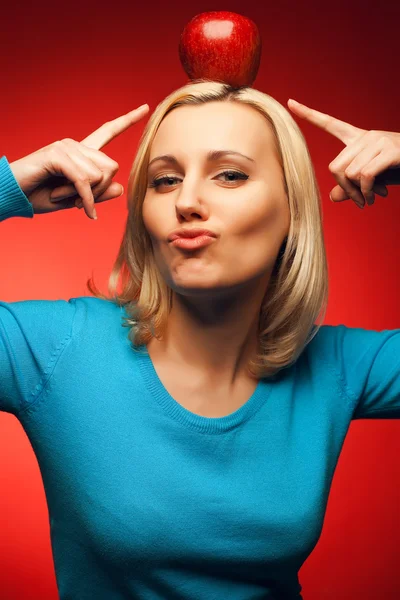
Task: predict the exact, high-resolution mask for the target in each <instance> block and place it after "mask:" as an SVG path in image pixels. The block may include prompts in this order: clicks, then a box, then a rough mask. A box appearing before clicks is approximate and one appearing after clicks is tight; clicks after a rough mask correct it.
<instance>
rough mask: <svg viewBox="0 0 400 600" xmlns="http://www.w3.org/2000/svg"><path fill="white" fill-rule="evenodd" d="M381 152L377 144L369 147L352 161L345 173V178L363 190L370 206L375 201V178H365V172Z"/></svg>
mask: <svg viewBox="0 0 400 600" xmlns="http://www.w3.org/2000/svg"><path fill="white" fill-rule="evenodd" d="M381 152H382V149H381V148H379V147H378V146H377V144H371V145H368V146H367V147H366V148H364V150H362V151H361V152H360V153H359V154H358V155H357V156H356V157H355V158H354V160H352V162H351V163H350V164H349V165H348V166H347V167H346V169H345V171H344V174H345V176H346V177H347V178H348V179H350V180H351V181H352V182H353V183H355V184H356V185H357V187H359V188H360V189H361V193H362V195H363V196H364V198H365V200H366V202H367V204H368V205H372V204H373V203H374V201H375V195H374V192H373V187H374V183H375V177H371V176H369V175H368V176H365V175H364V172H365V168H366V167H367V165H368V164H369V163H370V162H371V161H372V160H373V159H374V158H375V156H377V155H378V154H380V153H381Z"/></svg>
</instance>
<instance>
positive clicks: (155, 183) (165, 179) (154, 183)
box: [149, 171, 249, 188]
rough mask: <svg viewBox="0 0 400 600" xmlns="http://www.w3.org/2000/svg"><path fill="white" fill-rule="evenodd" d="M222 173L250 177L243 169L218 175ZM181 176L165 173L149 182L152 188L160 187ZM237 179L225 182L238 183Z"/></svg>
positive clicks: (244, 177) (230, 175) (242, 177)
mask: <svg viewBox="0 0 400 600" xmlns="http://www.w3.org/2000/svg"><path fill="white" fill-rule="evenodd" d="M221 175H226V176H229V177H238V178H239V180H246V179H248V178H249V176H248V175H246V174H245V173H242V172H241V171H222V173H219V174H218V175H217V177H221ZM178 180H179V177H172V176H171V177H170V176H168V175H165V176H164V177H158V178H157V179H153V180H152V182H151V183H150V184H149V187H150V188H158V187H159V186H160V185H162V184H163V183H165V184H166V182H171V181H178ZM236 181H238V179H233V180H232V179H230V180H228V181H225V183H236ZM167 187H171V186H170V185H167Z"/></svg>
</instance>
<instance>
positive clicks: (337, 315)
mask: <svg viewBox="0 0 400 600" xmlns="http://www.w3.org/2000/svg"><path fill="white" fill-rule="evenodd" d="M60 4H61V3H47V2H46V3H44V2H42V3H39V4H38V3H36V4H31V3H30V2H29V3H28V2H27V0H23V1H22V2H18V3H15V4H13V3H11V2H9V3H7V4H6V5H5V6H3V7H2V15H1V20H2V27H1V29H2V32H1V36H0V51H1V55H0V56H1V60H2V62H1V73H2V78H1V82H2V89H1V100H0V102H1V111H0V132H1V134H0V156H1V155H6V156H7V158H8V160H9V161H10V162H11V161H13V160H16V159H17V158H20V157H21V156H23V155H25V154H28V153H30V152H32V151H34V150H36V149H38V148H40V147H42V146H44V145H46V144H49V143H51V142H53V141H55V140H56V139H61V138H63V137H72V138H74V139H77V140H80V139H82V138H84V137H85V136H86V135H87V134H88V133H89V132H91V131H92V130H94V129H96V128H97V127H99V126H100V125H101V124H102V123H103V122H105V121H107V120H110V119H112V118H115V117H117V116H119V115H120V114H123V113H126V112H128V111H129V110H132V109H133V108H136V107H137V106H139V105H140V104H143V103H145V102H147V103H149V105H150V109H151V110H153V109H154V108H155V106H156V105H157V104H158V103H159V102H160V101H161V100H162V99H163V98H164V97H165V96H166V95H167V94H169V93H170V92H171V91H172V90H173V89H176V88H178V87H180V86H181V85H183V84H184V83H186V81H187V78H186V74H185V73H184V72H183V70H182V67H181V65H180V62H179V57H178V51H177V48H178V40H179V35H180V33H181V30H182V28H183V26H184V25H185V24H186V23H187V22H188V21H189V20H190V19H191V18H192V17H193V16H194V15H195V14H198V13H200V12H203V11H209V10H231V11H234V12H239V13H241V14H245V15H247V16H249V17H250V18H252V19H253V20H254V21H255V22H256V23H257V25H258V27H259V29H260V32H261V36H262V40H263V53H262V58H261V66H260V71H259V74H258V77H257V79H256V81H255V82H254V84H253V85H254V87H255V88H257V89H260V90H261V91H264V92H267V93H269V94H271V95H272V96H274V97H275V98H276V99H277V100H279V101H280V102H281V103H282V104H284V105H286V101H287V99H288V98H290V97H292V98H295V99H297V100H299V101H300V102H304V103H305V104H307V105H309V106H311V107H314V108H317V109H319V110H321V111H323V112H327V113H329V114H333V115H334V116H337V117H338V118H340V119H343V120H345V121H348V122H350V123H352V124H354V125H357V126H359V127H362V128H365V129H383V130H389V131H400V116H399V91H400V90H399V67H398V65H399V46H398V42H399V17H400V9H399V8H395V6H397V7H398V6H399V5H398V3H397V2H394V1H393V2H392V4H393V6H392V8H390V7H389V6H388V4H389V3H388V2H387V3H385V2H380V3H376V2H372V3H371V4H367V3H366V2H361V1H359V0H357V1H356V0H348V1H347V2H344V1H343V0H338V1H336V2H334V3H329V5H328V4H326V5H325V3H324V2H321V0H319V1H317V0H312V1H309V2H307V3H302V2H295V1H294V0H293V1H292V2H290V1H288V0H279V2H276V3H272V2H268V3H266V2H263V3H260V2H259V1H258V0H247V1H246V3H244V2H243V3H241V2H238V1H231V2H219V3H217V2H212V3H209V2H194V1H191V2H190V3H188V2H187V1H179V2H178V1H177V0H172V1H171V2H168V3H163V4H162V5H161V4H160V5H157V4H154V3H151V2H149V3H143V4H140V5H139V4H138V3H134V2H132V3H130V4H128V3H123V2H121V1H120V0H113V2H112V3H107V4H106V3H104V4H101V3H100V2H99V1H97V2H87V1H86V2H85V1H82V0H81V1H80V2H76V1H75V0H73V1H69V2H67V3H63V6H60ZM297 120H298V119H297ZM146 121H147V118H146V119H145V120H144V121H142V122H140V123H139V124H138V125H136V126H134V127H133V128H132V129H130V130H129V131H127V132H125V133H124V134H123V135H121V136H120V137H119V138H118V139H116V140H114V141H113V142H111V143H110V144H109V145H108V146H106V148H105V152H106V153H107V154H108V155H109V156H111V157H112V158H114V159H115V160H117V161H118V162H119V164H120V172H119V175H118V176H117V178H116V180H117V181H120V182H121V183H122V184H123V185H124V186H126V182H127V178H128V174H129V170H130V167H131V164H132V161H133V158H134V155H135V152H136V149H137V143H138V140H139V136H140V134H141V132H142V130H143V126H144V124H145V122H146ZM298 122H299V124H300V126H301V128H302V130H303V132H304V134H305V136H306V139H307V141H308V144H309V148H310V152H311V155H312V158H313V161H314V164H315V168H316V172H317V177H318V181H319V184H320V188H321V192H322V196H323V213H324V230H325V236H326V248H327V254H328V261H329V272H330V296H329V306H328V312H327V316H326V318H325V323H327V324H334V325H336V324H339V323H344V324H346V325H348V326H351V327H364V328H366V329H376V330H381V329H394V328H399V327H400V309H399V300H400V297H399V292H398V264H399V259H400V243H399V236H400V188H399V187H395V186H390V187H389V195H388V197H387V198H381V197H379V196H376V201H375V205H374V206H372V207H366V208H365V210H364V211H361V210H359V209H358V208H357V207H356V206H355V205H354V204H353V203H352V202H350V201H348V202H343V203H341V204H336V205H334V204H332V203H331V202H330V201H329V197H328V194H329V191H330V190H331V189H332V188H333V187H334V185H336V182H335V181H334V179H333V177H332V175H331V174H330V173H329V170H328V164H329V163H330V162H331V161H332V160H333V158H334V157H335V156H337V154H338V153H339V152H340V151H341V150H342V148H343V144H342V143H341V142H339V141H338V140H336V139H335V138H333V137H331V136H330V135H328V134H327V133H325V132H323V131H322V130H319V129H317V128H315V127H313V126H311V125H308V124H307V123H305V122H304V121H301V120H298ZM97 213H98V217H99V219H98V221H92V220H89V219H88V218H87V217H86V216H85V214H84V212H83V210H81V211H78V210H69V211H62V212H57V213H53V214H48V215H35V217H34V219H32V220H30V219H23V218H13V219H8V220H7V221H4V222H2V223H1V237H0V255H1V257H2V258H1V262H0V297H1V299H2V300H3V301H7V302H8V301H9V302H11V301H16V300H25V299H58V298H64V299H68V298H70V297H72V296H78V295H89V292H88V291H87V290H86V288H85V281H86V279H87V277H88V276H89V275H90V274H91V272H92V269H93V270H94V273H95V276H96V281H97V282H98V283H100V284H101V286H104V287H105V284H106V281H107V276H108V273H109V271H110V269H111V266H112V263H113V261H114V258H115V256H116V253H117V249H118V247H119V243H120V240H121V236H122V232H123V229H124V223H125V219H126V216H127V210H126V196H125V195H124V196H123V197H122V198H119V199H117V200H114V201H112V202H107V203H104V204H101V205H99V206H97ZM399 427H400V425H399V422H398V421H396V420H387V421H385V420H371V421H357V422H352V424H351V427H350V430H349V433H348V435H347V438H346V441H345V445H344V447H343V450H342V453H341V456H340V460H339V464H338V467H337V470H336V473H335V478H334V481H333V484H332V488H331V493H330V497H329V503H328V509H327V513H326V517H325V521H324V527H323V531H322V535H321V538H320V541H319V543H318V545H317V547H316V548H315V550H314V551H313V553H312V554H311V555H310V557H309V559H308V560H307V561H306V563H305V564H304V566H303V567H302V569H301V570H300V581H301V584H302V586H303V594H304V598H305V600H322V599H323V600H328V599H331V600H334V599H335V600H336V599H337V598H340V599H341V600H347V599H352V600H353V599H358V598H363V600H369V599H371V600H372V599H373V600H376V598H385V600H394V599H395V598H398V597H399V595H400V583H399V577H398V570H399V566H400V565H399V560H400V557H399V550H398V548H399V544H400V518H399V506H400V503H399V501H400V491H399V490H400V486H399V481H400V441H399V437H400V429H399ZM0 597H1V598H2V599H3V600H21V599H23V600H25V599H26V600H39V599H40V600H51V599H56V598H57V597H58V595H57V588H56V580H55V575H54V569H53V562H52V554H51V546H50V537H49V522H48V513H47V504H46V499H45V495H44V490H43V486H42V480H41V476H40V471H39V467H38V464H37V461H36V457H35V455H34V453H33V450H32V447H31V445H30V442H29V440H28V438H27V437H26V435H25V433H24V431H23V429H22V427H21V426H20V424H19V422H18V421H17V419H16V418H15V417H14V416H12V415H9V414H6V413H1V414H0Z"/></svg>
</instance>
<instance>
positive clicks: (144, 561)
mask: <svg viewBox="0 0 400 600" xmlns="http://www.w3.org/2000/svg"><path fill="white" fill-rule="evenodd" d="M17 215H19V216H23V217H29V216H30V217H32V215H33V212H32V208H31V206H30V204H29V202H28V200H27V198H26V197H25V196H24V194H23V193H22V192H21V190H20V188H19V186H18V184H17V183H16V181H15V180H14V178H13V176H12V173H11V171H10V169H9V167H8V163H7V162H6V160H5V158H3V159H2V160H1V161H0V219H2V218H3V219H4V218H8V217H13V216H17ZM124 314H126V313H125V311H124V309H123V308H120V307H118V306H116V305H115V304H113V303H111V302H107V301H103V300H98V299H96V298H92V297H90V296H88V297H86V296H82V297H76V298H70V299H69V300H27V301H20V302H10V303H6V302H0V409H1V410H3V411H6V412H9V413H12V414H13V415H15V416H16V418H17V419H18V420H19V421H20V423H21V425H22V427H23V428H24V430H25V432H26V434H27V436H28V438H29V440H30V442H31V444H32V448H33V450H34V452H35V455H36V457H37V460H38V464H39V466H40V470H41V474H42V477H43V484H44V489H45V493H46V498H47V503H48V509H49V519H50V531H51V544H52V550H53V557H54V566H55V573H56V579H57V585H58V589H59V594H60V598H61V600H67V599H68V600H70V599H71V600H72V599H73V600H94V599H96V600H127V599H132V600H133V599H135V600H136V599H137V600H165V599H171V600H227V598H229V599H230V600H250V599H252V600H255V599H258V598H260V599H261V598H263V599H269V600H278V599H279V600H295V599H296V600H298V599H301V598H302V596H301V594H300V592H301V589H302V588H301V585H300V584H299V580H298V571H299V569H300V567H301V566H302V564H303V563H304V561H305V560H306V558H307V557H308V556H309V555H310V553H311V552H312V550H313V548H314V547H315V545H316V544H317V542H318V539H319V537H320V534H321V530H322V525H323V520H324V515H325V510H326V505H327V500H328V495H329V490H330V486H331V482H332V478H333V475H334V472H335V467H336V464H337V462H338V458H339V455H340V451H341V448H342V446H343V442H344V440H345V437H346V434H347V431H348V429H349V425H350V422H351V420H352V419H374V418H381V419H382V418H384V419H386V418H399V417H400V377H399V373H400V330H399V329H397V330H393V331H389V330H384V331H381V332H377V331H371V330H365V329H359V328H348V327H346V326H345V325H339V326H329V325H324V326H322V327H321V328H320V330H319V331H318V334H317V335H316V337H315V338H314V339H313V340H312V342H311V343H310V344H309V345H308V346H307V347H306V348H305V349H304V351H303V353H302V354H301V356H300V357H299V359H298V360H297V361H296V363H295V364H294V365H292V367H290V368H288V369H284V370H283V371H281V373H280V374H279V375H278V376H277V377H275V378H272V379H271V378H270V379H261V380H260V381H259V383H258V386H257V388H256V390H255V392H254V393H253V394H252V395H251V397H250V398H249V399H248V401H247V402H246V403H245V404H244V405H243V406H242V407H241V408H240V409H239V410H236V411H234V412H232V413H231V414H229V415H227V416H225V417H222V418H206V417H203V416H200V415H197V414H194V413H192V412H191V411H189V410H187V409H185V408H183V406H182V405H181V404H179V403H178V402H177V401H176V400H174V398H173V397H171V396H170V394H169V393H168V392H167V390H166V389H165V387H164V386H163V384H162V383H161V381H160V379H159V378H158V376H157V373H156V371H155V368H154V366H153V363H152V361H151V359H150V357H149V355H148V354H147V353H146V348H145V347H144V346H143V347H142V349H141V350H142V352H141V353H136V352H134V351H133V349H132V346H131V344H130V342H129V340H128V338H127V334H128V330H127V328H124V327H122V317H123V316H124Z"/></svg>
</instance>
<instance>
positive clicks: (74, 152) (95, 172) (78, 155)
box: [50, 144, 107, 202]
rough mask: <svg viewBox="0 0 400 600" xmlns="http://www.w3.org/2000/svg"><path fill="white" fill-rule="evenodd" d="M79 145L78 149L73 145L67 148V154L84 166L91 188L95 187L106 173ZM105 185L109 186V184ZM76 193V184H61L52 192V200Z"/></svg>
mask: <svg viewBox="0 0 400 600" xmlns="http://www.w3.org/2000/svg"><path fill="white" fill-rule="evenodd" d="M77 145H78V149H77V148H75V147H72V148H71V146H70V147H69V148H67V154H68V156H69V157H70V158H71V159H72V160H73V161H74V162H75V163H76V164H79V165H80V166H81V167H82V169H83V170H84V171H85V173H86V174H87V175H88V177H89V182H90V186H91V188H93V187H94V186H96V185H97V184H101V183H102V182H103V181H104V178H105V173H104V172H103V171H102V170H101V169H100V168H99V167H98V166H97V165H96V164H95V163H94V162H93V161H92V160H91V159H90V158H87V157H86V156H85V155H84V154H82V152H81V151H80V149H79V144H77ZM105 187H107V185H106V186H105ZM61 191H64V192H65V193H62V192H61ZM76 193H77V190H76V188H75V186H74V185H72V184H70V183H68V184H66V185H62V186H59V187H58V188H55V190H53V191H52V192H51V194H50V202H55V201H57V200H60V199H66V198H68V197H70V196H74V195H75V194H76ZM92 193H93V190H92Z"/></svg>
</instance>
